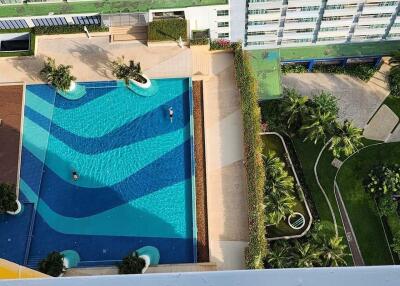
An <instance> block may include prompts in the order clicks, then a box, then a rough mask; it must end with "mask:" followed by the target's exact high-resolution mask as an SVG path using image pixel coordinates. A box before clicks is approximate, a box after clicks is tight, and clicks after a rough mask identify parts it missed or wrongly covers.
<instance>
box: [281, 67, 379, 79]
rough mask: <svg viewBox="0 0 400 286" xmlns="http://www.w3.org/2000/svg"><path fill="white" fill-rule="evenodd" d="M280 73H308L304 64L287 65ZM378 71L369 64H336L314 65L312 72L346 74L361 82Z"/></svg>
mask: <svg viewBox="0 0 400 286" xmlns="http://www.w3.org/2000/svg"><path fill="white" fill-rule="evenodd" d="M281 69H282V73H283V74H287V73H305V72H308V70H307V66H306V64H304V63H300V64H299V63H297V64H288V65H282V66H281ZM377 70H378V69H377V68H376V67H375V65H374V64H371V63H352V64H347V65H346V66H341V65H337V64H316V65H315V66H314V67H313V69H312V72H315V73H317V72H320V73H335V74H347V75H350V76H353V77H356V78H359V79H361V80H363V81H368V80H369V79H370V78H371V77H372V76H373V75H374V73H375V72H376V71H377Z"/></svg>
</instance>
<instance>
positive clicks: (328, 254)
mask: <svg viewBox="0 0 400 286" xmlns="http://www.w3.org/2000/svg"><path fill="white" fill-rule="evenodd" d="M324 242H325V243H324V244H323V246H322V253H323V258H324V264H325V266H332V267H338V266H346V265H347V262H346V259H345V258H346V256H347V255H348V254H347V253H346V245H344V244H343V238H342V237H339V236H334V237H331V238H330V239H329V240H328V241H326V240H324Z"/></svg>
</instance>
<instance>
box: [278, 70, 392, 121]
mask: <svg viewBox="0 0 400 286" xmlns="http://www.w3.org/2000/svg"><path fill="white" fill-rule="evenodd" d="M282 82H283V85H284V86H285V87H288V88H295V89H296V90H298V91H299V92H300V93H301V94H304V95H312V94H318V93H319V92H321V91H329V92H331V93H332V94H333V95H334V96H335V97H336V98H338V105H339V118H340V119H341V120H344V119H351V120H352V121H353V122H354V124H355V125H356V126H357V127H360V128H364V127H365V125H366V124H367V122H368V121H369V120H370V118H371V116H372V114H374V113H375V111H376V110H377V109H378V108H379V106H380V105H381V104H382V102H383V101H384V100H385V98H386V96H387V95H388V94H387V92H386V91H385V90H384V89H382V88H380V87H379V86H376V85H372V84H366V83H365V82H364V81H361V80H359V79H356V78H353V77H350V76H347V75H339V74H323V73H301V74H294V73H292V74H288V75H285V76H283V80H282Z"/></svg>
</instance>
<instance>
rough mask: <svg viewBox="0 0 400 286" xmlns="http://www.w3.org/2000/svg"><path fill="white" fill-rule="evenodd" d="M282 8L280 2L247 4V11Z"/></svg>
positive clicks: (280, 0)
mask: <svg viewBox="0 0 400 286" xmlns="http://www.w3.org/2000/svg"><path fill="white" fill-rule="evenodd" d="M281 7H282V0H278V1H269V2H264V3H263V2H259V3H249V9H276V8H281Z"/></svg>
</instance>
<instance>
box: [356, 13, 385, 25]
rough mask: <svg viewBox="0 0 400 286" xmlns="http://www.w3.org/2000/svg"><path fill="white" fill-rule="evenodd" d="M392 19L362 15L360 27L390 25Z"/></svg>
mask: <svg viewBox="0 0 400 286" xmlns="http://www.w3.org/2000/svg"><path fill="white" fill-rule="evenodd" d="M389 23H390V17H376V18H375V17H373V16H371V15H361V17H360V18H359V19H358V24H359V25H374V24H389Z"/></svg>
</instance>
